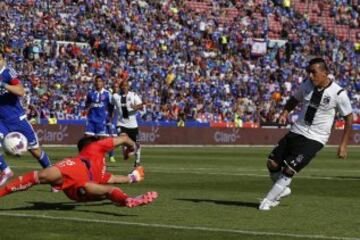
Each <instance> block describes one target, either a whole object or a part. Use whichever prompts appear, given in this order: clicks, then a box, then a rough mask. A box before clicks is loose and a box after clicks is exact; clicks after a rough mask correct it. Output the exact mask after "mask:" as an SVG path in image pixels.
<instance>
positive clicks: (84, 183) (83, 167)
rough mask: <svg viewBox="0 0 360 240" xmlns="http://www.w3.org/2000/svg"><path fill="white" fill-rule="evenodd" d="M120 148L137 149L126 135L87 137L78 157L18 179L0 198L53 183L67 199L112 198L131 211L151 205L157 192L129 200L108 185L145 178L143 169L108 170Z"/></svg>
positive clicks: (6, 188) (80, 147)
mask: <svg viewBox="0 0 360 240" xmlns="http://www.w3.org/2000/svg"><path fill="white" fill-rule="evenodd" d="M119 145H125V146H127V147H130V148H136V144H135V143H134V142H133V141H132V140H131V139H130V138H129V137H128V136H126V135H122V136H120V137H115V138H105V139H102V140H98V139H97V138H95V137H84V138H82V139H81V140H80V141H79V142H78V149H79V155H78V156H76V157H73V158H66V159H64V160H62V161H60V162H58V163H56V164H55V165H54V166H52V167H49V168H46V169H43V170H41V171H32V172H29V173H27V174H25V175H23V176H20V177H18V178H17V179H16V180H14V181H12V182H10V183H9V184H7V185H6V186H5V187H4V188H2V189H0V197H3V196H5V195H8V194H11V193H13V192H17V191H23V190H27V189H29V188H30V187H32V186H34V185H37V184H50V185H51V186H52V187H54V188H56V189H58V190H63V191H64V193H65V194H66V195H67V197H68V198H70V199H72V200H75V201H77V202H86V201H96V200H103V199H110V200H111V201H112V202H113V203H114V204H115V205H118V206H126V207H129V208H132V207H136V206H140V205H145V204H149V203H151V202H152V201H154V200H155V199H156V198H157V197H158V194H157V192H147V193H145V194H143V195H140V196H138V197H129V196H128V195H126V194H125V193H124V192H122V191H121V189H120V188H118V187H115V186H112V185H109V184H116V183H135V182H139V181H142V180H143V178H144V172H143V171H141V169H140V170H139V169H135V170H133V171H132V172H131V173H130V174H129V175H128V176H117V175H112V174H111V173H109V172H107V171H106V165H105V155H106V153H107V152H109V151H110V150H112V149H114V148H115V147H117V146H119Z"/></svg>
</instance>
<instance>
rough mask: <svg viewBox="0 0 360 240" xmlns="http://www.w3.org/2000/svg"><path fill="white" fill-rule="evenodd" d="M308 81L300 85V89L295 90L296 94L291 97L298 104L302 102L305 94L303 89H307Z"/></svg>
mask: <svg viewBox="0 0 360 240" xmlns="http://www.w3.org/2000/svg"><path fill="white" fill-rule="evenodd" d="M308 82H309V81H303V82H302V83H301V85H300V87H299V88H298V89H297V90H296V92H295V93H294V95H293V97H294V98H295V99H296V100H298V101H299V102H301V101H302V100H304V95H305V94H304V93H305V88H306V87H307V86H306V85H308Z"/></svg>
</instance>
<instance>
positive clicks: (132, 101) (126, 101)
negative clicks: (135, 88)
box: [112, 92, 142, 128]
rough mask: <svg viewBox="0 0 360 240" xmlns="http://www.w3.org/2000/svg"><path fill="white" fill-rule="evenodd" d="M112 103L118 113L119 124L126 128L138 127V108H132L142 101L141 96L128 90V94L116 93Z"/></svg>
mask: <svg viewBox="0 0 360 240" xmlns="http://www.w3.org/2000/svg"><path fill="white" fill-rule="evenodd" d="M112 103H113V105H114V106H115V110H116V112H117V114H118V121H117V126H120V127H125V128H137V127H138V123H137V120H136V110H134V109H133V108H132V106H134V105H139V104H141V103H142V101H141V99H140V97H139V96H138V95H137V94H136V93H134V92H128V93H127V94H126V95H122V94H118V93H115V94H114V95H113V98H112Z"/></svg>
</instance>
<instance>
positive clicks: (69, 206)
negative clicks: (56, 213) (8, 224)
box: [0, 202, 136, 217]
mask: <svg viewBox="0 0 360 240" xmlns="http://www.w3.org/2000/svg"><path fill="white" fill-rule="evenodd" d="M28 203H30V204H32V206H26V207H16V208H10V209H0V211H19V210H22V211H24V210H25V211H26V210H45V211H46V210H60V211H76V212H85V213H97V214H103V215H110V216H115V217H125V216H126V217H129V216H136V215H129V214H119V213H113V212H103V211H93V210H85V209H76V208H77V207H81V206H86V207H88V206H104V205H113V204H112V203H110V202H94V203H70V202H57V203H46V202H28Z"/></svg>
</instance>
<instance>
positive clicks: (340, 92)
mask: <svg viewBox="0 0 360 240" xmlns="http://www.w3.org/2000/svg"><path fill="white" fill-rule="evenodd" d="M294 97H295V98H296V99H297V100H298V101H299V102H302V109H301V113H300V116H299V118H298V120H297V121H296V122H295V124H294V125H293V126H292V128H291V130H290V131H291V132H294V133H297V134H300V135H303V136H304V137H306V138H309V139H312V140H315V141H318V142H321V143H322V144H324V145H325V144H326V142H327V141H328V139H329V136H330V133H331V128H332V125H333V123H334V119H335V114H336V111H339V113H340V114H341V115H342V116H347V115H349V114H351V113H352V107H351V103H350V99H349V97H348V96H347V93H346V91H344V89H342V88H341V87H340V86H339V85H338V84H337V83H335V82H331V83H330V85H329V86H327V87H326V88H324V89H320V90H319V89H318V88H316V87H314V85H313V84H312V82H311V81H310V80H307V81H304V82H303V83H302V84H301V86H300V88H299V89H298V90H297V92H296V93H295V95H294Z"/></svg>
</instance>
